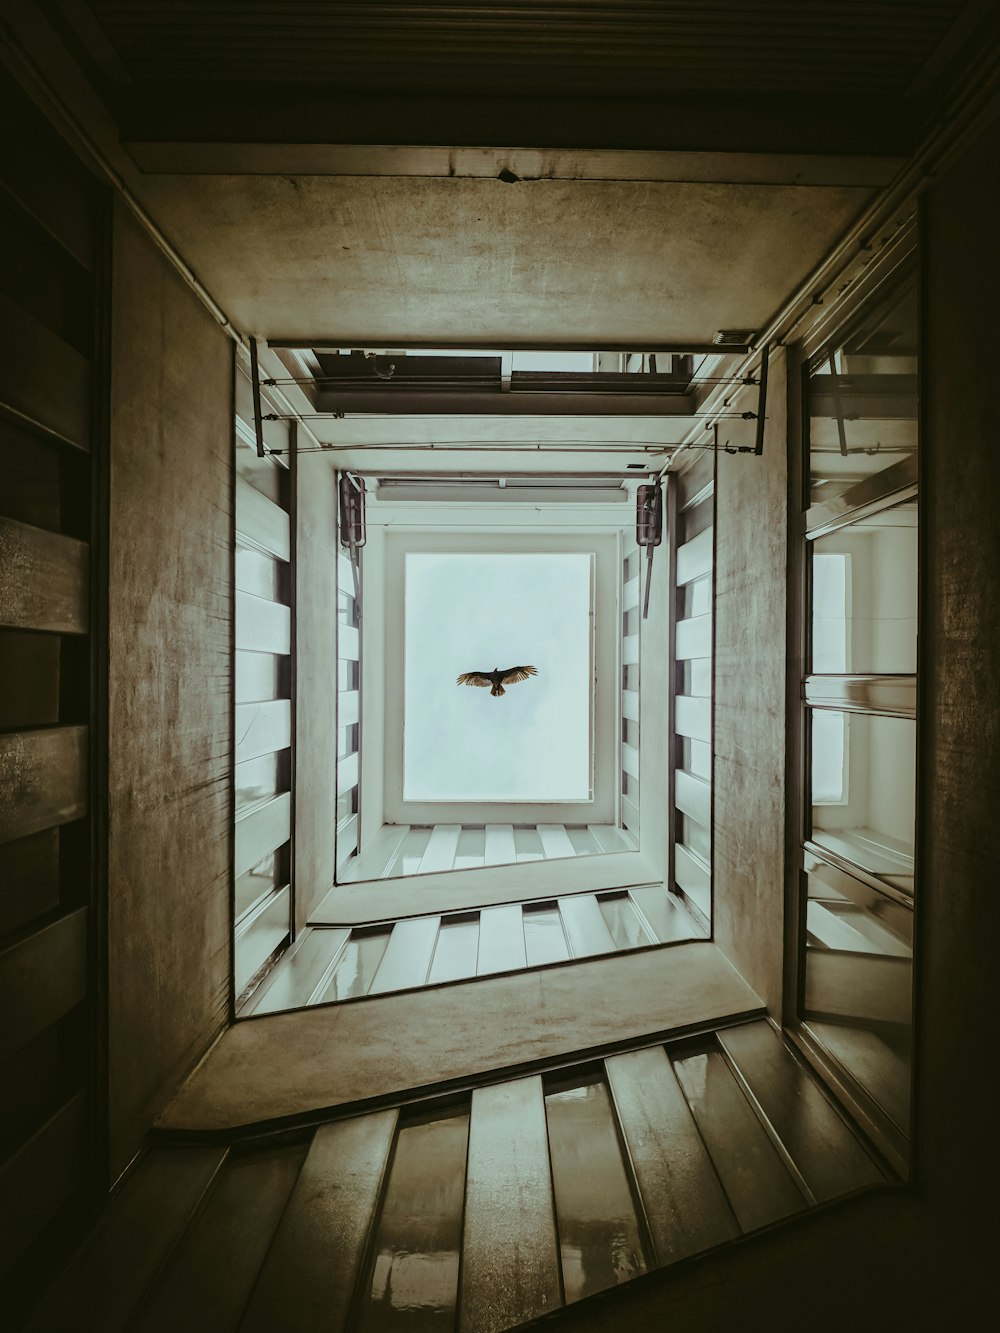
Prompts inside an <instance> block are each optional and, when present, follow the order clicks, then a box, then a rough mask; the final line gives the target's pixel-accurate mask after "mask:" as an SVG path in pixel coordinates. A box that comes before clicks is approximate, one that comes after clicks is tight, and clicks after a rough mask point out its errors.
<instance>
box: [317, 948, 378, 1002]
mask: <svg viewBox="0 0 1000 1333" xmlns="http://www.w3.org/2000/svg"><path fill="white" fill-rule="evenodd" d="M390 934H391V931H389V930H377V931H369V932H366V933H365V934H359V933H358V932H357V931H352V933H351V938H350V939H349V940H348V942H347V946H346V948H345V949H344V952H343V954H342V956H341V959H340V962H339V963H338V964H337V970H336V971H335V972H334V974H333V977H332V979H331V981H330V985H329V987H328V988H327V990H326V993H325V994H324V995H322V996H321V997H320V1003H324V1002H326V1003H329V1002H332V1001H334V1000H350V999H353V998H354V997H355V996H358V995H367V994H368V988H369V986H370V985H371V984H372V979H373V978H374V976H375V973H376V972H377V971H378V965H379V963H381V961H382V955H383V954H384V953H385V949H386V945H387V944H388V943H389V935H390Z"/></svg>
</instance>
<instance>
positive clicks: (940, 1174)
mask: <svg viewBox="0 0 1000 1333" xmlns="http://www.w3.org/2000/svg"><path fill="white" fill-rule="evenodd" d="M998 160H1000V122H997V121H994V123H993V125H992V127H991V128H990V129H989V130H987V131H986V132H985V133H984V134H983V135H982V137H981V138H980V139H979V141H978V142H977V143H975V144H974V145H973V146H972V147H971V148H970V149H969V150H968V151H967V153H966V155H965V157H964V158H963V159H962V160H961V161H960V162H959V163H958V165H957V166H955V167H953V168H952V169H951V170H950V171H948V172H947V173H946V174H945V175H944V176H943V177H942V178H941V180H940V182H939V183H938V184H937V185H936V186H935V188H934V189H933V190H932V191H931V192H930V193H929V194H928V196H927V197H926V199H925V211H924V223H925V226H924V244H925V265H926V306H925V358H924V376H925V378H924V384H925V401H924V410H925V430H924V472H923V520H924V532H923V541H924V544H925V552H926V559H927V564H926V578H925V580H924V586H923V588H922V591H921V600H922V612H923V623H922V626H921V640H922V642H921V649H922V653H921V665H922V668H923V671H924V674H923V682H922V705H923V718H924V723H923V730H922V735H921V740H920V764H921V778H920V784H921V791H920V808H919V815H918V819H919V828H920V840H919V856H920V860H919V866H918V876H919V878H918V884H919V890H918V892H919V904H918V912H917V930H918V944H919V950H920V953H919V958H920V967H919V982H918V984H919V994H918V1015H919V1017H918V1031H917V1060H918V1065H917V1084H918V1086H917V1103H916V1109H917V1144H916V1147H917V1155H916V1168H917V1183H918V1185H919V1187H920V1188H921V1189H922V1190H923V1191H924V1192H925V1193H926V1196H927V1198H928V1199H929V1200H931V1201H933V1202H935V1203H937V1204H938V1205H939V1206H940V1208H942V1209H944V1210H946V1211H947V1213H948V1214H949V1215H950V1216H951V1217H952V1218H954V1221H955V1225H956V1227H958V1228H959V1229H960V1231H961V1232H962V1233H963V1234H966V1235H967V1236H968V1243H969V1244H970V1246H972V1247H973V1249H974V1251H975V1252H977V1253H979V1254H981V1255H982V1256H983V1257H984V1258H986V1260H987V1262H989V1263H991V1264H992V1265H994V1266H995V1259H996V1252H997V1245H998V1242H1000V1211H998V1209H997V1196H998V1195H1000V1168H998V1159H997V1154H996V1151H995V1141H996V1124H997V1111H996V1094H995V1089H996V1070H995V1058H996V1055H995V1034H996V1000H997V980H996V978H997V967H996V950H997V942H998V940H1000V895H998V893H997V875H998V867H1000V821H998V819H997V807H998V804H1000V695H998V692H997V681H998V680H1000V635H998V631H997V623H998V618H997V596H998V589H1000V539H998V537H997V527H998V515H1000V468H998V464H997V440H998V438H1000V398H998V396H997V391H996V371H995V360H996V312H997V310H998V309H1000V272H998V267H997V248H996V218H997V212H998V208H1000V181H998V177H997V171H996V164H997V162H998Z"/></svg>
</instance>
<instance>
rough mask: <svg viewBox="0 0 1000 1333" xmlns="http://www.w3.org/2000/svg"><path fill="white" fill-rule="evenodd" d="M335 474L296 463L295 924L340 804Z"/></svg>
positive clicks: (328, 871)
mask: <svg viewBox="0 0 1000 1333" xmlns="http://www.w3.org/2000/svg"><path fill="white" fill-rule="evenodd" d="M336 493H337V490H336V476H335V474H334V471H333V469H332V468H331V467H330V465H329V463H328V461H327V460H326V459H325V458H323V456H322V455H320V454H302V455H301V457H299V458H297V459H296V482H295V496H296V498H295V505H294V513H295V662H296V683H295V700H296V702H295V796H294V800H295V919H296V924H297V926H300V927H301V926H303V925H305V923H306V921H307V920H308V918H309V916H310V914H311V912H312V910H313V908H314V907H316V906H317V904H318V903H319V902H321V901H322V899H323V897H324V896H325V895H326V893H327V892H328V890H329V889H330V886H331V885H332V884H333V856H334V824H335V821H336V807H337V791H336V782H337V721H336V707H337V644H336V637H335V627H336V623H337V499H336Z"/></svg>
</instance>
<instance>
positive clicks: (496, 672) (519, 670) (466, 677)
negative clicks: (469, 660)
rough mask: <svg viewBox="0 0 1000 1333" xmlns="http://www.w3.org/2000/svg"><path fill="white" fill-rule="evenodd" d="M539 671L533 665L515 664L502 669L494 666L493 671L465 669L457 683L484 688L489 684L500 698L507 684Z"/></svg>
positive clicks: (492, 693)
mask: <svg viewBox="0 0 1000 1333" xmlns="http://www.w3.org/2000/svg"><path fill="white" fill-rule="evenodd" d="M537 675H538V671H537V670H536V669H535V667H533V666H515V667H507V668H506V670H504V671H501V670H500V668H499V667H494V668H493V670H492V671H463V672H462V674H461V675H460V676H459V678H458V680H456V681H455V684H456V685H479V686H481V687H482V688H483V689H485V688H486V687H487V685H491V686H492V687H493V688H492V689H491V690H490V694H491V695H493V696H494V697H495V698H497V699H499V698H500V696H501V694H506V693H507V691H506V690H505V689H504V686H505V685H516V684H517V682H518V681H519V680H527V679H528V677H529V676H537Z"/></svg>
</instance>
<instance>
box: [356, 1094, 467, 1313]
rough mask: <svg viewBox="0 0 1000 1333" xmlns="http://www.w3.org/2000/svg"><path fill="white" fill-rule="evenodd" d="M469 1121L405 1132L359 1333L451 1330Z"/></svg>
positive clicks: (438, 1122) (393, 1170) (381, 1223)
mask: <svg viewBox="0 0 1000 1333" xmlns="http://www.w3.org/2000/svg"><path fill="white" fill-rule="evenodd" d="M468 1141H469V1117H468V1114H465V1115H456V1116H451V1117H449V1118H447V1119H442V1120H432V1121H430V1122H429V1123H426V1124H415V1125H404V1126H403V1127H402V1128H401V1129H400V1131H399V1135H398V1137H397V1140H396V1151H395V1154H394V1156H393V1160H392V1167H391V1169H390V1173H389V1183H388V1186H387V1189H386V1194H385V1201H384V1203H383V1205H382V1212H381V1216H380V1217H379V1223H378V1232H377V1235H376V1237H375V1247H374V1250H375V1257H374V1263H373V1266H372V1275H371V1285H370V1287H369V1289H368V1293H367V1296H366V1298H365V1300H364V1303H363V1305H362V1309H361V1312H360V1319H359V1323H358V1327H359V1328H361V1329H363V1330H364V1333H389V1331H390V1330H394V1329H405V1330H406V1333H439V1331H440V1333H444V1330H446V1329H447V1330H451V1329H453V1328H454V1326H455V1303H456V1299H457V1295H458V1266H459V1251H460V1247H461V1241H462V1203H463V1199H464V1196H465V1162H466V1153H467V1149H468Z"/></svg>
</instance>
